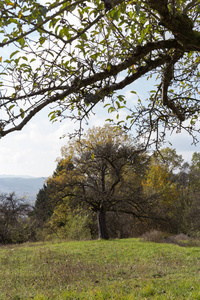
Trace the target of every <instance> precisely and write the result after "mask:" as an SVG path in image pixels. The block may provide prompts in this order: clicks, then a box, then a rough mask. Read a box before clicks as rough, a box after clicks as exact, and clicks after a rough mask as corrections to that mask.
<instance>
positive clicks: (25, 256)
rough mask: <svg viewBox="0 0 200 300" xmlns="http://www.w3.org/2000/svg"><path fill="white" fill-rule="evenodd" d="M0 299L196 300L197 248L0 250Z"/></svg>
mask: <svg viewBox="0 0 200 300" xmlns="http://www.w3.org/2000/svg"><path fill="white" fill-rule="evenodd" d="M0 299H6V300H7V299H13V300H19V299H35V300H36V299H37V300H39V299H63V300H65V299H66V300H68V299H87V300H89V299H97V300H101V299H105V300H106V299H115V300H117V299H200V248H198V247H180V246H178V245H174V244H163V243H162V244H158V243H153V242H143V241H141V240H139V239H123V240H109V241H99V240H98V241H81V242H44V243H27V244H22V245H10V246H1V247H0Z"/></svg>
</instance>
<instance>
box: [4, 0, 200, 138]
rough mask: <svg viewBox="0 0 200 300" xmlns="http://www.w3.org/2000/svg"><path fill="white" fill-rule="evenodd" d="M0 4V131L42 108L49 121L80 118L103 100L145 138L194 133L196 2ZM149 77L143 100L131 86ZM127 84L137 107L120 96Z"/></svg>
mask: <svg viewBox="0 0 200 300" xmlns="http://www.w3.org/2000/svg"><path fill="white" fill-rule="evenodd" d="M0 8H1V9H0V11H1V12H0V27H1V31H0V34H1V42H0V47H1V49H2V50H1V53H2V54H1V57H0V76H1V82H0V92H1V94H0V108H1V120H0V135H1V137H3V136H5V135H6V134H8V133H10V132H13V131H15V130H21V129H22V128H23V127H24V126H25V125H26V124H27V123H28V122H29V121H30V120H31V118H32V117H33V116H35V115H36V114H37V113H38V112H39V111H40V110H42V109H43V108H44V107H46V106H49V105H51V107H52V111H51V113H50V114H49V117H50V119H51V120H52V121H55V120H56V119H58V118H61V119H62V118H66V117H69V118H72V119H78V120H80V121H82V120H83V119H85V118H88V117H89V115H90V113H91V112H92V110H93V109H94V107H95V106H96V104H97V103H99V102H104V101H105V100H107V102H106V107H107V109H108V111H109V112H112V111H117V110H119V109H121V108H123V109H127V110H128V114H127V117H126V120H120V118H119V116H118V115H117V119H116V122H117V123H118V124H120V125H121V126H124V128H125V129H127V128H130V127H131V126H133V125H136V128H137V135H138V136H140V137H141V136H142V137H143V138H145V141H146V142H147V143H149V144H151V143H152V142H156V143H157V144H159V143H160V142H161V141H162V140H163V139H164V138H165V133H166V130H170V131H173V130H175V129H176V130H177V128H178V130H181V129H185V130H186V131H188V132H189V133H190V134H192V136H193V138H194V140H195V131H196V130H198V128H196V121H197V120H198V117H199V110H200V106H199V93H200V90H199V76H200V74H199V61H200V56H199V50H200V31H199V28H200V27H199V21H200V4H199V1H198V0H196V1H195V0H190V1H187V0H176V1H175V0H138V1H132V0H131V1H122V0H113V1H109V0H104V1H100V0H88V1H84V0H75V1H69V0H63V1H59V0H56V1H50V2H47V3H44V2H43V1H39V0H34V1H33V0H31V1H30V0H29V1H23V0H15V1H10V0H4V1H0ZM151 77H152V78H153V79H154V80H156V84H155V86H154V87H153V86H152V90H151V91H149V97H148V99H140V97H139V96H137V95H135V93H136V92H137V90H136V88H135V86H133V85H131V84H133V83H134V82H136V81H137V80H138V79H140V78H144V79H145V78H146V79H147V78H151ZM130 85H131V86H130ZM128 86H130V87H129V88H130V89H132V92H133V97H136V98H137V103H136V104H135V105H133V103H132V102H131V101H130V103H129V102H128V101H127V100H126V99H125V97H124V95H123V89H125V88H126V87H128ZM146 100H148V101H146Z"/></svg>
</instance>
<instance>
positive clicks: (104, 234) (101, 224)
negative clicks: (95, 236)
mask: <svg viewBox="0 0 200 300" xmlns="http://www.w3.org/2000/svg"><path fill="white" fill-rule="evenodd" d="M97 221H98V229H99V239H105V240H107V239H108V231H107V226H106V213H105V212H104V211H103V210H100V211H98V212H97Z"/></svg>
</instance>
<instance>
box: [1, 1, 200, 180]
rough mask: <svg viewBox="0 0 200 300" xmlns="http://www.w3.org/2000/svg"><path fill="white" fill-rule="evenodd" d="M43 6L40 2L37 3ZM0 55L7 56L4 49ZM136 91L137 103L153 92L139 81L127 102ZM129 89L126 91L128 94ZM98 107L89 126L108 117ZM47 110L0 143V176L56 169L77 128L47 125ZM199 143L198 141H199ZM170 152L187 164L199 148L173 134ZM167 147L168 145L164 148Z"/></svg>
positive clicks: (70, 123) (43, 174)
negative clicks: (63, 150) (173, 149)
mask: <svg viewBox="0 0 200 300" xmlns="http://www.w3.org/2000/svg"><path fill="white" fill-rule="evenodd" d="M43 2H46V1H43V0H41V3H43ZM3 51H4V53H1V55H3V56H6V55H8V53H7V52H6V51H7V48H6V49H4V50H3ZM135 88H136V89H137V91H138V93H139V96H140V97H141V99H143V98H147V95H145V94H144V92H145V91H144V90H146V91H147V90H151V89H153V86H152V83H150V82H147V81H145V82H144V81H143V82H142V83H141V82H140V81H138V82H136V83H134V88H130V87H128V89H127V90H126V91H125V96H126V99H127V102H131V103H132V102H134V100H133V97H134V96H133V94H131V93H130V90H131V89H132V90H135ZM129 89H130V90H129ZM105 111H106V109H105V110H103V109H102V107H98V108H97V109H96V115H94V116H91V118H90V123H89V126H87V127H86V129H87V128H89V127H91V126H94V125H95V126H103V125H104V123H105V122H104V121H105V119H106V118H109V117H112V116H110V115H108V114H106V113H105ZM49 112H50V111H49V110H48V109H44V110H43V111H42V112H40V113H39V114H38V115H36V116H35V117H34V118H33V119H32V120H31V121H30V122H29V123H28V124H27V125H26V126H25V127H24V128H23V129H22V131H19V132H14V133H10V134H8V135H7V136H5V137H3V138H1V139H0V175H16V176H18V175H29V176H34V177H48V176H50V175H52V173H53V171H54V170H55V168H56V165H57V162H56V159H57V158H58V157H60V149H61V147H62V146H64V145H67V141H68V139H67V138H63V139H60V137H61V136H63V135H64V134H68V133H72V132H73V130H74V129H75V128H78V127H79V124H78V123H77V124H74V122H73V121H70V119H66V120H64V121H62V122H59V121H58V122H56V123H53V124H52V123H51V122H50V121H49V118H48V113H49ZM199 140H200V137H199ZM171 142H172V143H173V145H172V148H175V149H176V151H177V154H181V155H182V156H183V158H184V159H185V160H186V161H190V159H191V157H192V153H193V152H194V151H197V152H200V144H198V145H197V147H194V146H191V143H192V139H191V137H190V136H189V135H187V134H186V133H184V132H183V133H180V134H174V135H173V136H172V138H171ZM165 146H166V147H167V146H169V145H168V144H166V145H165Z"/></svg>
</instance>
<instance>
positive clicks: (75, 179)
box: [0, 125, 200, 243]
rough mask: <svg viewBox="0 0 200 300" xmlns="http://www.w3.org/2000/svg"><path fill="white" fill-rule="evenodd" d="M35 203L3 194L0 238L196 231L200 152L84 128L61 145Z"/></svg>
mask: <svg viewBox="0 0 200 300" xmlns="http://www.w3.org/2000/svg"><path fill="white" fill-rule="evenodd" d="M61 154H62V157H61V158H60V159H58V163H57V167H56V170H55V171H54V173H53V175H52V176H50V177H49V178H48V179H47V181H46V182H45V184H44V186H43V188H42V189H40V190H39V192H38V194H37V198H36V202H35V205H34V207H32V208H31V207H29V206H28V205H27V204H25V203H24V202H23V201H21V200H19V199H17V197H16V196H15V194H11V195H1V202H0V216H1V218H0V220H1V225H0V242H1V243H11V242H24V241H27V240H35V241H36V240H41V239H45V238H47V237H48V238H54V237H59V238H69V239H91V238H100V239H108V238H125V237H135V236H139V235H141V234H143V233H144V232H147V231H151V230H153V229H157V230H162V231H165V232H168V233H171V234H177V233H186V234H188V235H191V236H196V235H198V233H199V226H200V218H199V214H200V211H199V201H200V197H199V196H200V153H197V152H195V153H193V157H192V160H191V163H190V164H189V163H188V162H184V160H183V158H182V156H181V155H178V154H177V153H176V150H175V149H172V148H169V147H167V148H163V149H161V150H160V152H157V153H148V152H146V151H144V150H143V147H141V146H140V144H137V145H136V144H135V142H134V140H133V138H132V136H131V135H128V134H126V133H124V131H123V130H122V129H120V128H119V127H115V126H110V125H105V126H103V127H93V128H92V129H89V130H88V131H87V132H86V133H85V134H84V136H83V137H82V139H81V140H79V139H76V138H73V139H71V140H70V141H69V143H68V145H67V146H65V147H63V148H62V149H61Z"/></svg>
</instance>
